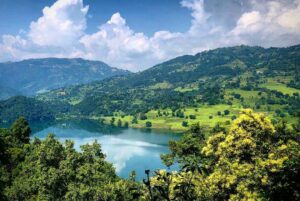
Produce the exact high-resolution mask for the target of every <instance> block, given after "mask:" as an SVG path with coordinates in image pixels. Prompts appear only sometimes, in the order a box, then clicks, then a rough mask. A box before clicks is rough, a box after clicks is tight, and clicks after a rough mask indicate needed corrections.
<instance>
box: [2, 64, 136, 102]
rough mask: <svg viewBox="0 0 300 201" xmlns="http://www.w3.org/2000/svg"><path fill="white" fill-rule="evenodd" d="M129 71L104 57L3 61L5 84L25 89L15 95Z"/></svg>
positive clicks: (30, 93)
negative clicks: (99, 59) (108, 63)
mask: <svg viewBox="0 0 300 201" xmlns="http://www.w3.org/2000/svg"><path fill="white" fill-rule="evenodd" d="M129 73H130V72H129V71H127V70H121V69H118V68H115V67H110V66H109V65H107V64H105V63H104V62H101V61H90V60H85V59H82V58H73V59H65V58H43V59H26V60H22V61H18V62H5V63H0V80H1V82H2V83H5V86H9V87H10V88H12V89H14V90H16V91H19V92H22V93H21V94H19V93H16V94H14V95H29V96H32V95H36V94H38V93H40V92H43V91H47V90H51V89H55V88H61V87H66V86H71V85H76V84H84V83H89V82H92V81H97V80H101V79H105V78H108V77H111V76H116V75H125V74H129ZM2 86H3V85H2ZM3 87H4V86H3ZM1 96H2V97H3V96H4V97H5V94H4V95H3V94H2V95H1V93H0V97H1Z"/></svg>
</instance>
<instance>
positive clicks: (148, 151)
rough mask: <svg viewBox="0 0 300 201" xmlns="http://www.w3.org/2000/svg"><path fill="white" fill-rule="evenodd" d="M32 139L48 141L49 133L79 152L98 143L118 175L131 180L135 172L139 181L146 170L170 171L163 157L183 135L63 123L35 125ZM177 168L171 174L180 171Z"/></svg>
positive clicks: (86, 122) (87, 121)
mask: <svg viewBox="0 0 300 201" xmlns="http://www.w3.org/2000/svg"><path fill="white" fill-rule="evenodd" d="M32 128H33V135H32V137H38V138H41V139H43V138H45V137H46V136H47V134H48V133H53V134H55V136H56V138H57V139H58V140H59V141H61V142H64V141H65V140H67V139H69V140H72V141H74V143H75V149H76V150H78V151H80V145H83V144H87V143H89V144H90V143H92V142H94V141H95V140H97V141H98V142H99V143H100V144H101V148H102V151H103V153H105V154H106V157H107V158H106V159H107V160H108V161H109V162H111V163H113V165H114V167H115V169H116V172H117V174H118V175H119V176H121V177H123V178H128V176H129V174H130V172H131V171H132V170H135V171H136V175H137V177H136V179H137V180H141V179H143V178H145V170H146V169H150V170H151V172H153V171H154V170H156V169H166V166H164V164H163V163H162V162H161V160H160V154H164V153H168V152H169V149H168V142H169V140H178V139H180V137H181V135H180V134H175V133H172V132H158V131H153V130H142V129H132V128H112V127H109V126H105V125H102V124H99V123H98V122H97V121H92V120H80V121H79V120H78V121H63V122H57V123H55V124H50V125H35V126H33V127H32ZM177 169H178V166H176V165H174V166H172V167H171V168H170V170H177Z"/></svg>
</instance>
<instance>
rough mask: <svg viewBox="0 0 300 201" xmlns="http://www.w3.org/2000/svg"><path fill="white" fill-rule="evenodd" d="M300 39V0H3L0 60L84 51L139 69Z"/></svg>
mask: <svg viewBox="0 0 300 201" xmlns="http://www.w3.org/2000/svg"><path fill="white" fill-rule="evenodd" d="M299 43H300V0H222V1H221V0H0V62H5V61H17V60H23V59H28V58H44V57H66V58H73V57H82V58H85V59H91V60H101V61H104V62H106V63H108V64H109V65H111V66H116V67H119V68H124V69H129V70H132V71H140V70H144V69H146V68H149V67H151V66H153V65H155V64H157V63H160V62H163V61H166V60H168V59H171V58H173V57H176V56H180V55H184V54H196V53H198V52H200V51H203V50H209V49H213V48H218V47H227V46H234V45H241V44H245V45H259V46H263V47H270V46H277V47H284V46H290V45H296V44H299Z"/></svg>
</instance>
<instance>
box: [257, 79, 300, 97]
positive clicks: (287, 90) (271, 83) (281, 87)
mask: <svg viewBox="0 0 300 201" xmlns="http://www.w3.org/2000/svg"><path fill="white" fill-rule="evenodd" d="M260 86H261V87H263V88H267V89H270V90H276V91H280V92H282V93H283V94H289V95H293V93H299V94H300V90H299V89H295V88H291V87H288V86H287V85H286V84H283V83H279V82H277V81H276V80H275V79H268V81H267V82H266V83H264V84H261V85H260Z"/></svg>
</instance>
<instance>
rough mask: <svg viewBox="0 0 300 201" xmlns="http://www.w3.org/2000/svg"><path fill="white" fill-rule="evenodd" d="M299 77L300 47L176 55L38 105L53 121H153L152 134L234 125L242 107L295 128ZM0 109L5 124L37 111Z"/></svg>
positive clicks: (60, 92)
mask: <svg viewBox="0 0 300 201" xmlns="http://www.w3.org/2000/svg"><path fill="white" fill-rule="evenodd" d="M299 77H300V45H298V46H292V47H288V48H268V49H264V48H261V47H248V46H237V47H230V48H219V49H215V50H211V51H205V52H202V53H199V54H196V55H195V56H182V57H178V58H175V59H172V60H170V61H167V62H165V63H162V64H159V65H156V66H154V67H152V68H150V69H148V70H145V71H143V72H140V73H135V74H129V75H127V76H117V77H113V78H108V79H105V80H102V81H98V82H93V83H90V84H84V85H77V86H71V87H66V88H60V89H57V90H53V91H50V92H47V93H44V94H40V95H38V96H37V97H36V98H35V99H36V100H39V101H40V103H43V104H44V105H46V106H45V107H46V108H49V109H51V110H49V112H50V113H52V114H53V115H54V116H55V117H56V118H70V117H75V118H78V117H83V118H94V119H99V120H101V121H103V122H104V123H107V124H113V125H115V126H130V127H146V126H147V125H148V126H150V123H151V128H163V129H171V130H186V129H187V125H191V124H193V123H197V122H199V121H200V122H201V123H202V124H203V125H207V126H210V127H213V126H214V125H216V124H217V123H221V124H224V125H229V124H230V122H231V121H232V120H234V119H235V118H236V116H237V115H238V113H239V111H240V109H242V108H251V109H253V110H255V111H259V112H263V113H265V114H266V115H268V116H270V117H271V118H272V120H274V121H278V119H281V118H284V119H285V120H286V121H288V122H289V124H291V123H293V121H294V119H295V118H294V117H295V115H296V113H297V111H299V109H300V95H299V94H300V89H299V85H300V84H299V81H300V79H299ZM49 83H51V82H49ZM0 107H1V108H2V110H3V111H2V113H5V116H3V115H0V118H1V120H2V121H3V120H4V121H13V120H14V119H15V115H25V113H26V111H28V113H29V112H34V113H35V114H36V115H39V112H35V111H36V109H35V107H28V108H25V109H24V110H23V111H24V113H21V114H19V113H18V111H19V109H14V107H15V106H14V104H13V103H12V101H11V100H8V101H7V102H3V101H2V102H0ZM10 107H12V108H10ZM6 111H15V112H16V113H15V115H13V116H12V114H9V112H6ZM41 118H42V117H40V116H38V117H37V118H35V119H41ZM32 119H33V118H32ZM32 119H29V120H30V121H31V120H32ZM147 122H148V123H147Z"/></svg>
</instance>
